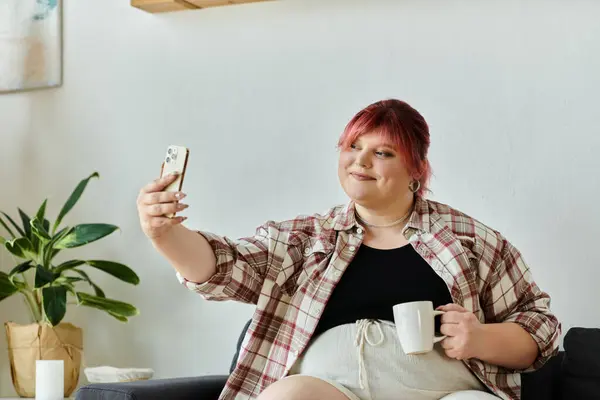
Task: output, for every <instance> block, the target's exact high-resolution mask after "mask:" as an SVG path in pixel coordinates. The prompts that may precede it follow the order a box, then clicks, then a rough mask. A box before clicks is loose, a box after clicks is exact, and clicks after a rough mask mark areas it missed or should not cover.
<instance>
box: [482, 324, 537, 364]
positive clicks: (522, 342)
mask: <svg viewBox="0 0 600 400" xmlns="http://www.w3.org/2000/svg"><path fill="white" fill-rule="evenodd" d="M481 328H482V335H483V336H482V338H483V341H482V343H483V346H482V350H480V353H481V354H478V356H477V358H478V359H480V360H481V361H485V362H487V363H489V364H493V365H499V366H502V367H505V368H511V369H525V368H527V367H529V366H531V365H532V364H533V363H534V361H535V360H536V358H537V356H538V353H539V349H538V346H537V343H536V342H535V340H533V338H532V337H531V335H530V334H529V333H528V332H527V331H526V330H525V329H523V328H522V327H521V326H520V325H518V324H516V323H514V322H504V323H498V324H483V325H482V327H481Z"/></svg>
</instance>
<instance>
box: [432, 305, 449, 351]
mask: <svg viewBox="0 0 600 400" xmlns="http://www.w3.org/2000/svg"><path fill="white" fill-rule="evenodd" d="M442 314H445V311H434V312H433V317H434V318H435V317H437V316H438V315H442ZM444 339H446V335H444V336H434V337H433V343H438V342H441V341H442V340H444Z"/></svg>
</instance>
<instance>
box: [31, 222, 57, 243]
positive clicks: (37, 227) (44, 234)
mask: <svg viewBox="0 0 600 400" xmlns="http://www.w3.org/2000/svg"><path fill="white" fill-rule="evenodd" d="M30 224H31V230H32V232H33V234H34V235H35V236H36V237H37V238H39V239H42V241H49V240H51V239H52V238H51V237H50V234H49V233H48V231H47V230H46V229H45V228H44V225H43V222H41V221H40V220H39V219H38V217H37V216H36V217H35V218H33V219H32V220H31V222H30Z"/></svg>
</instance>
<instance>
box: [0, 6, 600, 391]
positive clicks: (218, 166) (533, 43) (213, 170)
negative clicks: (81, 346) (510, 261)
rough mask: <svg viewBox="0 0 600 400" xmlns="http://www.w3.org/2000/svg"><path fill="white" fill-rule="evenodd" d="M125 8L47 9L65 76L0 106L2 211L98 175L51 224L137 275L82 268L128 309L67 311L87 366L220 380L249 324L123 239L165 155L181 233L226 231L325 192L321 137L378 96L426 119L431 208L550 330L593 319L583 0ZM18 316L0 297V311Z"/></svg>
mask: <svg viewBox="0 0 600 400" xmlns="http://www.w3.org/2000/svg"><path fill="white" fill-rule="evenodd" d="M128 3H129V2H128V1H122V0H104V1H101V2H100V1H93V0H79V1H67V4H66V9H65V21H66V23H65V85H64V86H63V87H62V88H60V89H58V90H47V91H40V92H32V93H27V94H17V95H9V96H1V97H0V133H1V145H0V165H1V169H0V182H1V187H2V191H1V197H0V209H2V210H5V211H8V210H10V211H11V212H13V211H14V210H15V208H16V206H17V205H19V206H21V207H23V208H24V209H26V210H28V211H29V212H34V210H35V209H36V207H37V206H38V205H39V203H40V202H41V200H42V199H43V198H44V197H45V196H48V197H50V206H49V207H50V211H51V215H56V212H57V211H58V209H59V208H60V206H61V205H62V203H63V201H64V200H65V199H66V197H67V195H68V194H69V193H70V191H71V189H72V188H73V187H74V185H75V184H76V183H77V182H78V181H79V179H81V178H82V177H84V176H86V175H87V174H89V173H91V172H92V171H94V170H97V171H99V172H100V174H101V179H100V180H99V181H94V182H92V184H91V185H90V187H89V188H88V191H87V192H86V193H85V195H84V197H83V198H82V201H81V203H80V204H79V205H78V206H77V207H76V209H74V210H73V212H72V214H71V215H70V217H69V218H68V221H67V222H70V223H75V222H84V221H87V222H93V221H95V222H109V223H115V224H117V225H119V226H120V227H121V228H122V233H119V234H115V235H114V236H111V237H109V238H107V239H105V240H103V241H102V242H98V243H96V244H94V245H90V246H88V247H87V248H83V249H81V250H80V251H79V252H78V253H75V252H74V255H77V254H82V256H85V257H88V258H100V257H102V258H108V259H115V260H120V261H122V262H126V263H128V264H130V265H131V266H132V267H133V268H135V269H136V270H137V271H138V272H139V274H140V275H141V279H142V283H141V285H140V286H139V287H136V288H134V289H131V288H130V287H129V286H128V285H125V284H121V283H119V282H115V281H114V280H112V279H109V278H106V277H105V276H103V275H102V274H93V275H94V276H95V277H96V279H97V280H98V282H99V283H101V285H102V286H103V287H105V289H106V291H107V293H108V294H109V295H110V296H113V297H115V298H120V299H124V300H127V301H131V302H133V303H135V304H136V305H137V306H139V308H140V309H141V315H140V316H139V317H137V318H135V319H134V320H132V321H131V323H130V324H128V325H123V324H120V323H118V322H116V321H115V320H113V319H111V318H110V317H108V316H105V315H104V314H102V313H100V312H96V311H93V310H88V309H83V310H79V309H73V310H71V311H72V312H71V313H70V314H69V315H68V316H69V319H70V320H71V321H73V322H75V323H77V324H79V325H80V326H82V327H84V328H85V330H86V340H85V344H86V352H85V361H86V362H87V364H88V365H103V364H110V365H116V366H141V367H152V368H154V369H155V370H156V373H157V376H159V377H171V376H183V375H195V374H203V373H223V372H225V371H226V369H227V367H228V365H229V362H230V359H231V355H232V352H233V346H234V343H235V340H236V338H237V335H238V332H239V329H240V328H241V326H242V325H243V323H244V321H245V319H246V318H248V317H249V316H250V315H251V312H252V309H251V308H250V307H249V306H243V305H238V304H233V303H230V304H227V303H219V304H217V303H207V302H204V301H202V300H201V299H200V298H199V297H197V296H196V295H194V294H193V293H190V292H187V291H185V290H184V289H183V288H182V287H180V286H179V284H178V283H177V282H176V279H175V276H174V274H173V273H172V271H171V269H170V267H169V266H168V265H167V264H166V263H165V262H164V261H163V260H162V259H161V258H160V257H159V256H158V255H157V254H156V253H155V252H154V251H153V249H152V248H151V246H150V245H149V243H148V242H147V241H146V240H145V238H144V236H143V235H142V233H141V231H140V229H139V228H138V221H137V215H136V210H135V198H136V195H137V192H138V189H139V188H140V187H141V186H142V185H143V184H144V183H145V182H147V181H149V180H151V179H153V178H154V177H155V176H156V174H157V173H158V170H159V163H160V162H161V159H162V156H163V152H164V150H165V148H166V146H167V145H168V144H171V143H176V144H184V145H187V146H189V147H190V148H191V149H192V157H191V160H190V171H189V174H188V176H187V184H186V190H187V192H188V194H189V197H188V202H189V203H190V204H191V207H190V209H189V211H188V212H187V215H189V217H190V219H189V224H188V225H189V226H190V227H196V228H202V229H209V230H213V231H216V232H218V233H221V234H227V235H229V236H232V237H237V236H241V235H246V234H250V233H253V232H254V228H255V226H257V225H258V224H260V223H262V222H263V221H264V220H266V219H269V218H272V219H280V218H288V217H292V216H294V215H296V214H300V213H312V212H318V211H323V210H325V209H326V208H327V207H329V206H330V205H332V204H335V203H339V202H343V201H345V198H344V195H343V193H342V192H341V190H340V189H339V188H338V184H337V178H336V172H335V163H336V151H335V142H336V139H337V137H338V135H339V134H340V132H341V130H342V128H343V126H344V125H345V124H346V122H347V121H348V119H349V118H350V117H351V116H352V115H353V114H354V113H355V112H356V111H358V110H359V109H360V108H361V107H363V106H365V105H367V104H369V103H370V102H372V101H375V100H378V99H381V98H385V97H398V98H402V99H405V100H407V101H408V102H410V103H411V104H412V105H414V106H415V107H416V108H417V109H418V110H420V111H421V112H422V113H423V114H424V116H425V117H426V118H427V120H428V121H429V123H430V125H431V131H432V141H433V144H432V148H431V162H432V164H433V166H434V170H435V175H436V176H435V179H434V181H433V190H434V192H435V196H434V198H435V199H438V200H441V201H443V202H447V203H449V204H452V205H454V206H455V207H457V208H459V209H461V210H463V211H465V212H467V213H469V214H471V215H473V216H475V217H477V218H479V219H481V220H482V221H484V222H486V223H487V224H489V225H491V226H493V227H495V228H497V229H499V230H501V231H502V232H503V233H505V234H506V235H507V236H508V237H509V239H511V240H512V241H513V242H514V243H515V244H516V245H517V247H519V248H520V249H521V250H522V251H523V253H524V254H525V257H526V260H527V261H528V262H529V263H530V264H531V267H532V269H533V271H534V276H535V277H536V278H537V281H538V283H539V284H540V286H541V287H542V288H543V289H545V290H546V291H548V292H549V293H550V294H551V295H552V296H553V307H554V310H555V312H556V313H557V315H558V316H559V317H560V319H561V320H562V321H563V325H564V330H565V331H566V330H567V329H568V328H569V327H571V326H574V325H579V326H596V327H597V326H599V324H600V311H599V309H598V307H596V306H597V305H598V304H600V294H599V292H598V290H597V285H598V282H600V274H599V272H598V270H599V268H598V264H597V257H596V255H595V251H596V250H597V240H598V237H599V236H600V213H599V212H598V207H597V201H598V198H599V197H600V183H599V180H598V179H597V177H596V172H597V171H598V170H600V161H599V160H598V158H597V157H596V155H597V153H598V148H599V146H600V135H598V124H597V121H595V116H596V115H597V93H599V92H600V75H599V74H598V71H600V52H598V49H600V24H598V15H600V3H598V2H597V1H591V0H590V1H572V0H570V1H566V0H565V1H547V0H544V1H528V2H526V3H525V2H519V1H506V0H503V1H485V2H483V1H480V2H476V1H418V2H417V1H412V2H409V1H402V2H400V1H392V0H390V1H373V0H369V1H367V0H364V1H350V0H328V1H322V0H311V1H308V0H305V1H300V0H297V1H294V0H288V1H277V2H271V3H264V4H252V5H247V6H237V7H226V8H218V9H208V10H201V11H194V12H185V13H173V14H169V15H151V14H146V13H143V12H141V11H139V10H136V9H133V8H131V7H130V6H129V5H128ZM1 260H2V262H7V261H10V260H8V259H7V256H6V255H3V258H2V259H1ZM3 268H4V269H5V270H6V269H8V266H6V265H5V266H4V267H3ZM24 311H25V308H24V307H23V306H22V304H21V302H20V300H18V299H16V298H13V299H9V300H7V301H4V302H2V303H0V320H2V321H4V320H7V319H13V320H17V321H21V322H24V321H25V317H24V314H23V313H24ZM10 393H12V386H11V384H10V376H9V371H8V363H7V360H6V351H5V346H4V345H2V346H0V395H2V394H3V395H7V394H10Z"/></svg>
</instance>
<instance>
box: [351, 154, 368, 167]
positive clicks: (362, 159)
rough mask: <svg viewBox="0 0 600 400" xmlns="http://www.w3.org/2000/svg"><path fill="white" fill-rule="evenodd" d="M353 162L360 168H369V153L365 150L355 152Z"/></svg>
mask: <svg viewBox="0 0 600 400" xmlns="http://www.w3.org/2000/svg"><path fill="white" fill-rule="evenodd" d="M355 163H356V165H358V166H359V167H361V168H369V166H370V161H369V155H368V154H367V153H366V152H365V151H361V152H360V153H358V154H357V156H356V160H355Z"/></svg>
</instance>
